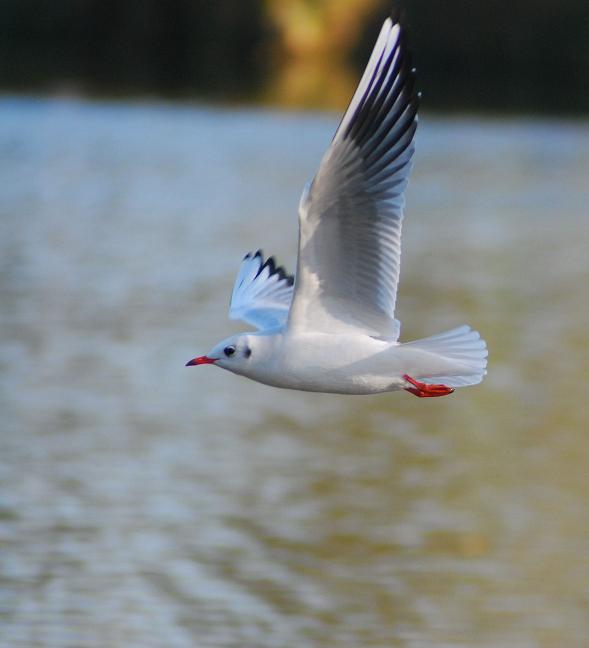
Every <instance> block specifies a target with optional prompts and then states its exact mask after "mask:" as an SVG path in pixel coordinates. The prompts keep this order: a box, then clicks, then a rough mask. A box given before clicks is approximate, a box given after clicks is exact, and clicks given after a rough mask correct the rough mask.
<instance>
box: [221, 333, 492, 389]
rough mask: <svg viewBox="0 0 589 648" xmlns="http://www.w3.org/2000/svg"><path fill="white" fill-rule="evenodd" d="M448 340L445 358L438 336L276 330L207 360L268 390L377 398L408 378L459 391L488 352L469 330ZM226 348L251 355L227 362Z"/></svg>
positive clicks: (233, 341)
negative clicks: (439, 381)
mask: <svg viewBox="0 0 589 648" xmlns="http://www.w3.org/2000/svg"><path fill="white" fill-rule="evenodd" d="M449 333H450V332H449ZM452 339H453V340H455V341H457V342H459V344H460V348H459V349H455V353H454V355H452V354H451V353H448V350H450V349H451V346H450V345H448V342H447V341H446V339H443V340H441V341H439V344H440V346H441V347H442V349H444V350H445V352H444V353H440V352H438V351H436V345H435V340H436V337H434V338H428V339H426V340H419V341H416V342H409V343H407V344H400V343H399V342H396V341H390V340H384V339H378V338H374V337H371V336H369V335H357V334H354V333H340V334H337V335H332V334H329V333H317V332H306V333H293V332H292V331H290V330H289V329H288V328H282V327H279V328H275V329H271V330H269V331H263V332H256V333H243V334H240V335H238V336H232V337H230V338H228V339H226V340H223V341H222V342H220V343H219V344H218V345H217V347H215V348H214V349H213V350H212V351H211V354H210V355H211V357H213V358H215V357H218V359H217V360H216V362H215V364H217V365H218V366H220V367H222V368H224V369H228V370H229V371H232V372H233V373H236V374H239V375H243V376H246V377H248V378H250V379H252V380H255V381H257V382H260V383H263V384H265V385H270V386H272V387H282V388H285V389H297V390H299V391H311V392H325V393H332V394H377V393H381V392H391V391H397V390H400V389H406V388H407V386H408V385H407V380H406V378H405V377H404V376H406V375H408V376H417V377H420V378H422V379H426V380H427V379H430V378H437V377H446V378H445V383H446V385H447V386H449V387H452V386H453V384H455V386H461V385H460V384H459V382H460V381H457V380H456V378H457V377H458V376H463V377H464V376H469V375H470V374H472V373H473V366H472V363H473V358H472V357H470V356H473V355H474V356H476V357H478V359H479V362H478V366H479V369H478V370H479V372H480V369H481V366H482V365H483V364H485V357H486V352H485V350H484V349H483V348H482V347H483V345H484V343H483V342H482V340H480V338H479V336H478V334H477V333H476V332H475V331H472V330H471V329H469V328H468V327H460V328H459V329H455V335H454V336H452ZM428 342H429V344H430V345H431V346H428ZM230 345H232V346H235V347H236V351H235V353H234V355H237V356H238V357H239V356H240V354H241V355H243V351H244V350H245V349H249V350H250V351H251V355H250V356H249V358H248V359H247V361H246V362H235V360H233V359H232V358H226V357H225V356H224V353H223V349H225V348H227V346H230ZM467 347H469V348H467ZM470 347H472V348H470ZM456 351H461V352H462V353H467V354H468V357H463V356H462V355H461V354H460V353H458V355H456ZM451 376H454V380H453V379H452V377H451ZM473 377H474V376H473ZM430 382H431V381H430ZM469 384H471V383H469Z"/></svg>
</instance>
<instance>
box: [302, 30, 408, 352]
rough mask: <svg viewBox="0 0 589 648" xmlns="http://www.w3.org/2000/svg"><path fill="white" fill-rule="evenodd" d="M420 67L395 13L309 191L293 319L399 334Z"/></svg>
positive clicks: (319, 326)
mask: <svg viewBox="0 0 589 648" xmlns="http://www.w3.org/2000/svg"><path fill="white" fill-rule="evenodd" d="M417 107H418V96H417V94H416V93H415V91H414V70H413V69H412V68H411V62H410V58H409V54H408V52H407V51H406V49H405V44H404V38H403V34H402V31H401V28H400V26H399V24H398V23H394V22H393V20H391V19H387V21H385V23H384V25H383V28H382V30H381V33H380V35H379V37H378V40H377V42H376V45H375V48H374V50H373V52H372V55H371V57H370V60H369V62H368V65H367V68H366V70H365V72H364V75H363V77H362V79H361V81H360V84H359V86H358V89H357V91H356V93H355V94H354V97H353V98H352V101H351V103H350V106H349V108H348V110H347V111H346V113H345V115H344V117H343V119H342V121H341V123H340V125H339V127H338V129H337V131H336V133H335V136H334V138H333V141H332V143H331V145H330V147H329V148H328V150H327V152H326V153H325V156H324V157H323V160H322V161H321V164H320V167H319V170H318V172H317V174H316V176H315V178H314V180H313V182H312V183H311V185H310V186H309V187H308V188H307V189H306V190H305V192H304V193H303V196H302V198H301V205H300V208H299V227H300V242H299V258H298V265H297V282H296V285H295V294H294V298H293V304H292V309H291V314H290V318H289V326H291V327H293V328H301V329H315V330H325V331H334V332H335V331H340V330H344V329H350V328H353V329H354V330H358V329H361V330H363V331H364V332H366V333H367V334H370V335H375V336H381V337H387V338H394V339H396V337H398V334H399V325H398V322H396V320H395V319H394V311H395V302H396V295H397V284H398V279H399V266H400V252H401V223H402V219H403V208H404V204H405V198H404V191H405V188H406V186H407V182H408V179H409V172H410V169H411V158H412V155H413V150H414V134H415V130H416V127H417Z"/></svg>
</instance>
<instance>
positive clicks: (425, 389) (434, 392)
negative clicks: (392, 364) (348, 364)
mask: <svg viewBox="0 0 589 648" xmlns="http://www.w3.org/2000/svg"><path fill="white" fill-rule="evenodd" d="M403 378H404V379H405V380H406V381H407V382H408V383H410V384H411V385H413V387H406V388H405V391H408V392H409V393H410V394H413V395H414V396H418V397H419V398H427V397H428V396H429V397H432V398H433V397H436V396H447V395H448V394H451V393H452V392H453V391H454V388H453V387H447V386H446V385H427V384H426V383H422V382H419V381H418V380H415V378H411V376H408V375H407V374H405V375H404V376H403Z"/></svg>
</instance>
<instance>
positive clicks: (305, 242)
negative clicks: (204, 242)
mask: <svg viewBox="0 0 589 648" xmlns="http://www.w3.org/2000/svg"><path fill="white" fill-rule="evenodd" d="M418 103H419V94H418V93H417V92H416V91H415V69H414V68H412V67H411V61H410V55H409V52H408V50H407V48H406V44H405V36H404V32H403V29H402V27H401V25H400V24H399V21H398V19H396V18H387V20H385V22H384V24H383V26H382V29H381V31H380V35H379V36H378V39H377V41H376V44H375V46H374V49H373V51H372V54H371V56H370V59H369V61H368V64H367V66H366V70H365V71H364V74H363V76H362V78H361V80H360V83H359V85H358V88H357V90H356V92H355V94H354V96H353V97H352V100H351V103H350V105H349V107H348V109H347V111H346V113H345V114H344V116H343V119H342V120H341V122H340V124H339V127H338V128H337V130H336V133H335V135H334V137H333V140H332V142H331V144H330V146H329V148H328V149H327V151H326V152H325V154H324V156H323V159H322V160H321V164H320V165H319V170H318V171H317V174H316V175H315V177H314V179H313V180H312V181H311V182H310V183H309V184H307V186H306V187H305V189H304V190H303V194H302V197H301V200H300V204H299V248H298V259H297V267H296V274H295V276H292V275H289V274H287V273H286V272H285V271H284V270H283V269H282V268H281V267H278V266H277V265H276V263H275V262H274V259H273V258H272V257H270V258H268V259H264V256H263V254H262V252H261V251H257V252H256V253H254V254H252V253H249V254H246V256H245V258H244V259H243V261H242V263H241V267H240V269H239V272H238V275H237V279H236V281H235V286H234V288H233V293H232V296H231V304H230V309H229V317H230V318H231V319H241V320H243V321H245V322H247V323H249V324H251V325H252V326H254V327H255V328H256V329H258V330H257V331H256V332H253V333H240V334H238V335H234V336H232V337H230V338H227V339H225V340H223V341H222V342H219V343H218V344H217V345H215V346H214V347H213V348H212V349H211V350H210V351H209V352H208V353H207V355H203V356H199V357H197V358H194V359H193V360H190V361H189V362H188V363H187V366H193V365H203V364H214V365H217V366H219V367H221V368H223V369H227V370H229V371H231V372H233V373H235V374H239V375H242V376H246V377H247V378H251V379H252V380H256V381H258V382H261V383H264V384H266V385H272V386H275V387H283V388H287V389H298V390H302V391H315V392H328V393H337V394H374V393H378V392H390V391H396V390H403V389H404V390H405V391H407V392H410V393H411V394H414V395H415V396H419V397H431V396H446V395H448V394H451V393H452V392H453V391H454V389H455V388H456V387H466V386H468V385H475V384H477V383H479V382H481V380H482V379H483V377H484V376H485V374H486V367H487V346H486V344H485V342H484V340H482V339H481V336H480V335H479V334H478V333H477V332H476V331H474V330H472V329H471V328H470V327H469V326H465V325H464V326H459V327H457V328H454V329H452V330H450V331H446V332H444V333H439V334H438V335H433V336H431V337H427V338H425V339H421V340H416V341H413V342H406V343H400V342H399V334H400V328H401V325H400V322H399V321H398V320H397V319H395V302H396V297H397V284H398V281H399V266H400V255H401V224H402V221H403V210H404V206H405V195H404V193H405V189H406V187H407V183H408V180H409V173H410V171H411V164H412V162H411V160H412V157H413V152H414V148H415V145H414V137H415V131H416V128H417V110H418Z"/></svg>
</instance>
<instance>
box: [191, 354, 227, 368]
mask: <svg viewBox="0 0 589 648" xmlns="http://www.w3.org/2000/svg"><path fill="white" fill-rule="evenodd" d="M218 359H219V358H209V356H199V357H198V358H193V359H192V360H190V361H189V362H187V363H186V366H187V367H194V366H195V365H199V364H215V362H217V360H218Z"/></svg>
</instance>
